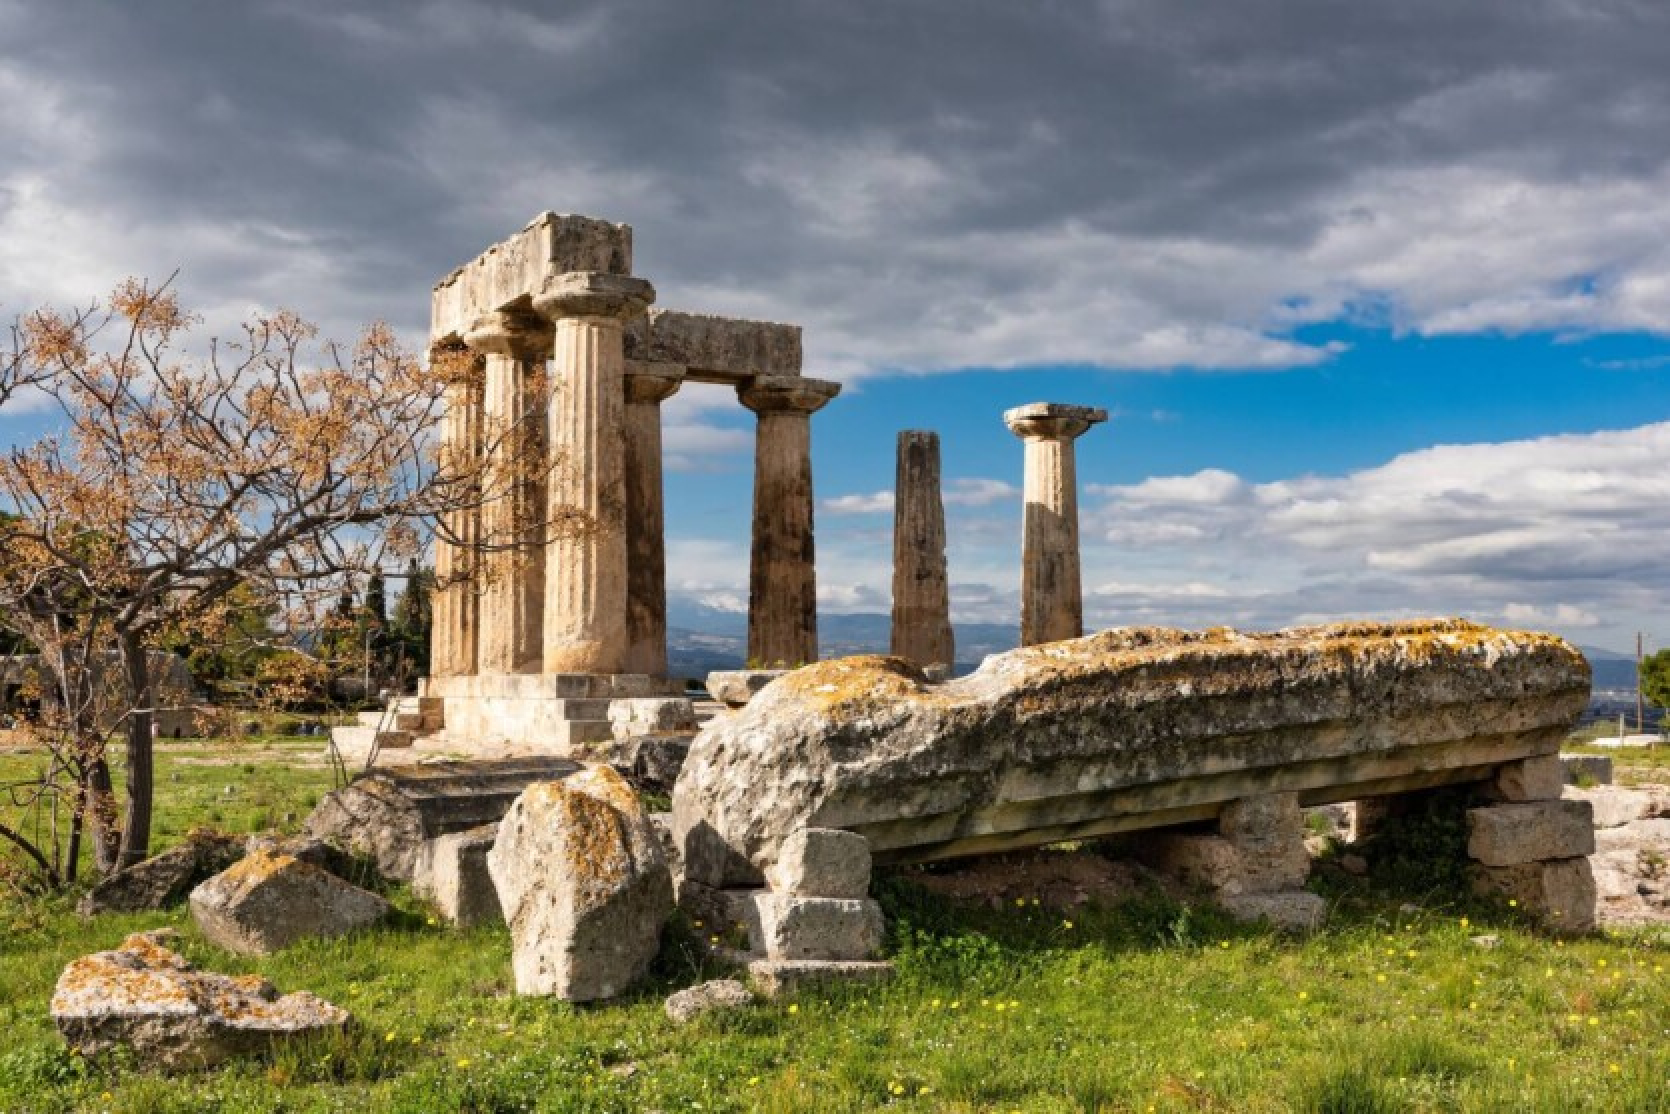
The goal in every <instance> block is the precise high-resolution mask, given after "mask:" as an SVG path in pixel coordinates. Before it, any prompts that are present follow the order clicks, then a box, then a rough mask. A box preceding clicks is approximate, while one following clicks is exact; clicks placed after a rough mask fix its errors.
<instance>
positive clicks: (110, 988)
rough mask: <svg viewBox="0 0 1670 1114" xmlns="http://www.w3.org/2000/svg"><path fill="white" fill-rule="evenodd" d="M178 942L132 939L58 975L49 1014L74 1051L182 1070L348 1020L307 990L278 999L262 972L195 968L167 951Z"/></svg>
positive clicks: (157, 936) (163, 937)
mask: <svg viewBox="0 0 1670 1114" xmlns="http://www.w3.org/2000/svg"><path fill="white" fill-rule="evenodd" d="M177 938H178V934H177V933H174V932H172V931H171V930H166V929H165V930H162V931H160V932H141V933H136V934H135V935H132V936H129V937H128V938H127V939H126V940H125V941H123V943H122V946H121V947H120V948H118V949H116V950H114V951H107V952H96V953H94V954H92V955H86V956H82V957H81V958H80V959H77V960H75V961H73V962H72V963H70V965H69V966H68V967H66V968H64V972H63V974H61V975H60V976H59V977H58V985H57V987H56V988H55V989H54V991H53V994H52V1006H51V1011H52V1020H53V1021H54V1022H55V1023H56V1024H57V1026H58V1031H59V1033H61V1034H62V1035H63V1037H64V1040H65V1041H66V1042H68V1044H69V1046H70V1047H71V1048H73V1049H75V1050H76V1051H77V1052H79V1053H81V1054H82V1055H84V1056H88V1057H98V1056H101V1055H103V1054H105V1053H107V1052H109V1051H111V1050H112V1049H114V1048H117V1047H120V1046H125V1047H127V1048H130V1049H132V1050H133V1052H134V1054H135V1056H136V1057H137V1058H138V1060H139V1062H141V1063H142V1064H145V1065H146V1066H149V1067H156V1068H160V1069H162V1070H164V1071H181V1070H187V1069H194V1068H207V1067H213V1066H214V1065H216V1064H219V1063H221V1062H223V1061H225V1060H228V1059H231V1058H233V1057H238V1056H246V1055H252V1054H258V1053H262V1052H265V1051H267V1050H269V1049H270V1048H272V1047H273V1046H274V1045H275V1044H277V1043H279V1042H281V1041H286V1040H294V1039H296V1038H298V1037H303V1036H307V1035H309V1034H314V1033H322V1032H329V1031H332V1030H338V1029H341V1028H343V1027H344V1026H346V1025H348V1024H349V1023H350V1021H351V1018H350V1016H349V1014H348V1012H347V1011H346V1010H342V1009H339V1008H337V1007H336V1006H333V1005H331V1004H330V1003H329V1002H326V1001H324V1000H323V999H321V998H318V997H315V996H314V995H312V994H309V993H307V992H306V991H298V992H296V993H294V994H286V995H284V996H282V997H280V996H279V994H278V991H277V990H276V989H275V988H274V987H273V985H272V984H271V983H270V982H268V981H267V980H266V979H264V978H262V977H260V976H259V975H217V974H211V973H209V972H205V971H199V970H197V968H195V967H193V966H192V965H191V964H190V963H188V962H186V960H185V959H184V958H183V957H181V956H180V955H179V954H178V953H177V952H175V951H172V950H171V949H170V947H168V945H170V944H173V943H174V941H175V940H176V939H177ZM176 946H177V945H176Z"/></svg>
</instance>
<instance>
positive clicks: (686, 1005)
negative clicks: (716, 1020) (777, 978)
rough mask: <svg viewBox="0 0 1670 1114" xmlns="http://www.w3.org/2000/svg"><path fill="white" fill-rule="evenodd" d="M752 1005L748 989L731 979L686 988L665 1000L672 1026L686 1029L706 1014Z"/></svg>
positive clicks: (752, 1001) (731, 1010)
mask: <svg viewBox="0 0 1670 1114" xmlns="http://www.w3.org/2000/svg"><path fill="white" fill-rule="evenodd" d="M753 1004H754V996H753V995H752V994H750V993H749V992H748V988H747V987H746V986H744V985H742V984H741V983H739V982H737V981H736V980H735V979H714V980H712V981H711V982H704V983H701V984H699V985H697V986H691V987H686V988H685V989H683V990H680V991H678V992H677V993H675V994H673V995H671V996H670V997H669V998H668V999H667V1003H666V1007H665V1008H666V1011H667V1018H668V1020H670V1021H671V1022H672V1023H673V1024H674V1025H688V1024H690V1022H692V1021H694V1020H696V1018H698V1017H701V1016H702V1015H703V1014H708V1013H731V1012H734V1011H736V1010H741V1009H746V1008H748V1007H749V1006H751V1005H753Z"/></svg>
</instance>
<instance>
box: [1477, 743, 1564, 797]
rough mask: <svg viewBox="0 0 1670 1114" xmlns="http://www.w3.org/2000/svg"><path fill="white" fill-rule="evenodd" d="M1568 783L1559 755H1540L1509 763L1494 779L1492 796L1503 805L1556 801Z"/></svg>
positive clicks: (1491, 790)
mask: <svg viewBox="0 0 1670 1114" xmlns="http://www.w3.org/2000/svg"><path fill="white" fill-rule="evenodd" d="M1565 782H1566V774H1565V766H1564V765H1563V764H1562V763H1561V762H1560V756H1559V755H1558V754H1539V755H1537V756H1536V757H1534V758H1521V759H1520V760H1519V761H1517V762H1509V763H1508V764H1507V765H1505V766H1503V767H1502V768H1501V769H1499V770H1497V771H1496V776H1495V777H1494V778H1493V779H1491V783H1490V787H1489V790H1488V792H1489V795H1490V796H1492V797H1494V798H1495V799H1497V800H1502V801H1552V800H1555V799H1557V798H1558V797H1559V796H1560V790H1561V789H1562V788H1564V786H1565Z"/></svg>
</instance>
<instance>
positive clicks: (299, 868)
mask: <svg viewBox="0 0 1670 1114" xmlns="http://www.w3.org/2000/svg"><path fill="white" fill-rule="evenodd" d="M190 903H191V915H192V918H193V919H194V920H195V921H196V922H197V927H198V928H199V929H200V930H202V933H203V935H204V936H205V937H206V938H207V939H208V940H209V942H210V943H212V944H216V945H218V946H219V947H222V948H225V949H226V950H227V951H230V952H237V953H238V954H240V955H270V954H271V953H273V952H276V951H279V950H281V949H283V948H287V947H289V946H290V945H291V944H294V943H297V942H298V941H301V940H308V939H313V938H330V937H335V936H345V935H347V934H348V933H350V932H355V931H357V930H359V929H362V928H366V927H369V926H370V925H373V924H376V923H377V922H378V921H380V920H382V919H383V918H384V917H385V916H387V915H388V911H389V903H388V902H386V901H384V900H383V899H382V898H381V897H378V896H377V895H376V894H374V893H371V892H369V891H367V890H362V889H360V888H359V887H358V886H356V885H354V884H352V883H350V882H344V881H343V880H342V879H340V878H338V877H336V876H335V875H334V874H328V873H326V872H325V871H323V870H320V869H319V868H318V867H316V866H312V865H311V864H308V863H304V862H302V861H301V860H299V859H297V858H295V857H294V856H291V855H275V854H273V853H272V852H269V851H257V852H255V853H254V854H252V855H246V856H245V857H244V858H243V859H242V860H240V861H239V862H237V863H234V864H233V865H232V866H230V867H228V868H227V869H226V870H223V871H221V872H220V873H219V874H217V875H215V876H214V877H213V878H210V879H208V880H207V881H205V882H203V883H202V884H201V885H199V886H198V887H197V888H196V889H195V890H192V891H191V899H190Z"/></svg>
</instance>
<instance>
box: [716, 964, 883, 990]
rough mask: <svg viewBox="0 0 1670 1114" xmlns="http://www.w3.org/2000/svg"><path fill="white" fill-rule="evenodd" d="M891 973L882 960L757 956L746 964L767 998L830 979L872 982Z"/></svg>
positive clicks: (754, 981)
mask: <svg viewBox="0 0 1670 1114" xmlns="http://www.w3.org/2000/svg"><path fill="white" fill-rule="evenodd" d="M892 977H893V965H892V964H891V963H887V962H885V961H864V960H817V959H803V960H778V959H756V960H754V961H753V962H752V963H750V964H748V978H749V981H751V982H752V983H753V984H754V989H755V990H756V991H758V992H759V994H760V996H761V997H763V998H769V999H777V998H786V997H791V996H793V995H795V994H797V993H799V992H800V991H802V990H810V989H813V988H816V987H827V986H829V985H830V984H832V983H848V984H857V985H873V984H876V983H882V982H886V981H887V980H888V979H890V978H892Z"/></svg>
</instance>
